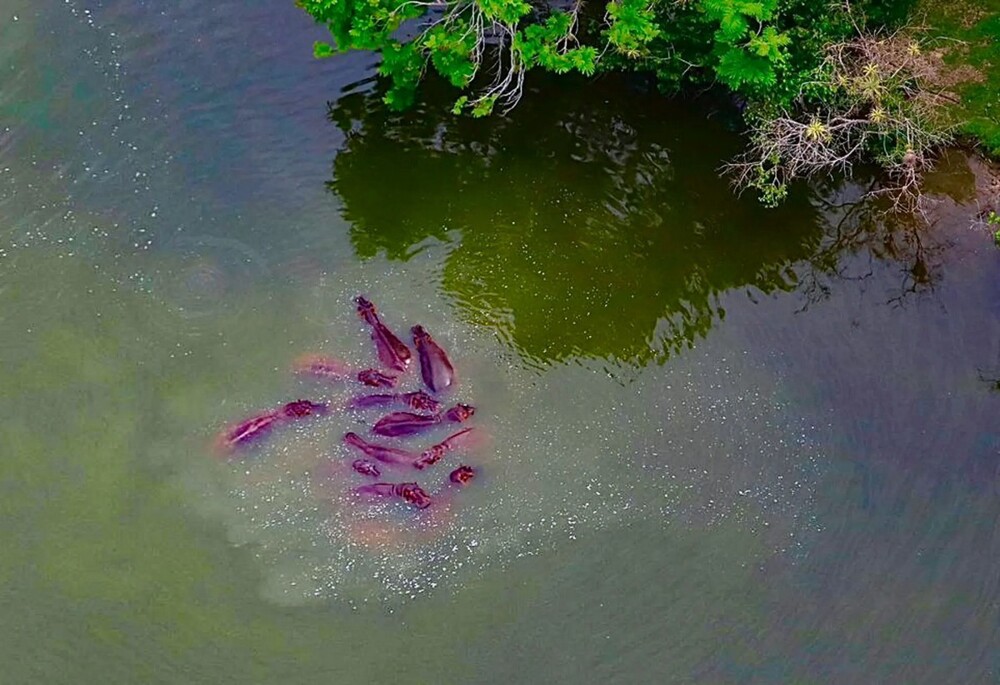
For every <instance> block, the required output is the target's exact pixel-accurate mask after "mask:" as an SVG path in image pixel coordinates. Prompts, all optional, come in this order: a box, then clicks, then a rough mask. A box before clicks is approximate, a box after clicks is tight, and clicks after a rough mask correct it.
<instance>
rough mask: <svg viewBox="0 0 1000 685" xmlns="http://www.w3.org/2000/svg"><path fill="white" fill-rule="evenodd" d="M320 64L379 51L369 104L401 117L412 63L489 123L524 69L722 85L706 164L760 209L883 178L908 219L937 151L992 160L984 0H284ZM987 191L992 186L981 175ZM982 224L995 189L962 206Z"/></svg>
mask: <svg viewBox="0 0 1000 685" xmlns="http://www.w3.org/2000/svg"><path fill="white" fill-rule="evenodd" d="M297 4H298V5H299V7H301V8H302V9H303V10H305V11H306V12H307V13H309V14H310V15H311V16H312V17H313V18H314V19H315V20H316V21H317V22H318V23H321V24H323V25H325V26H326V27H327V28H328V29H329V31H330V33H331V36H332V41H331V42H329V43H326V42H317V43H316V44H315V45H314V53H315V55H316V56H317V57H328V56H332V55H334V54H337V53H339V52H345V51H350V50H366V51H372V52H375V53H378V54H379V55H380V57H381V63H380V66H379V73H380V75H381V76H382V77H383V79H384V85H385V91H384V93H385V94H384V98H383V100H384V103H385V105H386V106H387V107H389V108H391V109H398V110H402V109H407V108H408V107H410V106H411V105H412V104H413V103H414V101H415V99H416V97H417V91H418V88H419V86H420V83H421V81H422V80H423V79H424V77H425V76H427V74H428V73H429V72H430V71H433V72H436V73H437V74H438V75H439V76H441V77H443V79H444V80H445V81H446V82H448V83H450V84H451V86H453V87H454V88H455V94H456V95H455V98H456V99H455V101H454V105H453V108H452V111H453V113H454V114H455V115H469V116H472V117H483V116H488V115H494V116H497V115H500V116H502V115H503V114H505V113H506V112H509V111H510V110H511V109H513V108H514V107H516V106H517V104H518V102H519V101H520V99H521V95H522V93H523V90H524V85H525V80H526V79H530V78H531V74H530V72H531V71H533V70H540V71H548V72H553V73H556V74H568V73H578V74H582V75H583V76H585V77H589V76H593V75H595V74H598V73H602V72H612V71H631V72H638V73H646V74H650V75H652V76H653V77H654V78H655V79H656V81H657V84H658V86H659V88H660V90H661V91H663V92H665V93H678V92H679V93H684V92H693V91H695V90H703V89H706V88H721V89H725V90H726V91H728V94H729V97H730V99H731V100H732V101H733V102H735V103H738V106H739V108H740V110H741V113H742V116H743V119H744V122H745V124H746V131H747V134H746V135H747V146H746V149H745V151H744V152H743V153H742V154H741V155H740V156H739V157H737V158H736V159H733V160H731V161H730V162H729V163H727V164H726V165H725V167H724V173H726V174H727V175H728V176H729V178H730V179H731V180H732V182H733V185H734V187H735V190H736V191H737V192H743V191H747V190H749V191H752V192H755V193H756V194H757V196H758V197H759V198H760V200H761V201H762V202H763V203H764V204H765V205H769V206H774V205H777V204H779V203H780V202H781V201H782V200H784V198H785V197H786V195H787V189H788V185H789V183H791V182H793V181H796V180H798V179H805V178H812V177H816V176H822V175H826V174H831V173H845V174H850V172H851V170H852V168H853V166H854V165H856V164H866V163H872V162H874V163H875V164H877V165H878V166H880V167H881V168H882V169H883V170H884V174H883V179H882V181H881V183H880V184H879V185H878V186H877V187H876V188H875V189H874V190H873V193H874V194H875V195H878V196H881V197H884V198H886V200H887V204H888V206H889V208H890V209H891V210H894V211H902V212H913V211H920V210H921V200H922V198H923V195H922V191H921V188H922V178H923V175H924V173H925V172H926V171H927V170H928V169H930V168H931V167H932V166H933V164H934V161H935V159H936V158H937V157H938V156H939V155H940V153H941V152H942V151H943V150H944V149H946V148H948V147H950V146H955V145H959V146H963V147H970V148H974V149H975V150H976V151H978V152H980V153H982V154H983V155H984V156H985V157H986V158H992V159H994V160H996V159H997V158H1000V0H831V1H830V2H824V1H822V0H821V1H820V2H816V1H815V0H610V1H608V2H606V3H604V2H601V3H595V4H590V3H585V2H584V1H583V0H297ZM998 184H1000V181H998ZM980 206H981V208H982V213H981V217H979V218H980V219H981V220H982V221H983V222H984V224H985V223H986V222H988V221H989V219H990V217H995V216H996V215H997V213H1000V187H993V185H990V184H987V186H986V187H985V189H984V194H983V195H982V197H981V198H980Z"/></svg>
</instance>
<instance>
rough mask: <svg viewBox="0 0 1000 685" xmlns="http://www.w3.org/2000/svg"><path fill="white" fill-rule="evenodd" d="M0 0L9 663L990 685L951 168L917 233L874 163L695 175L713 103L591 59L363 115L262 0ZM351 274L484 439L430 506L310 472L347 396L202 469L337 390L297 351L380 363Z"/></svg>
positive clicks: (443, 676)
mask: <svg viewBox="0 0 1000 685" xmlns="http://www.w3.org/2000/svg"><path fill="white" fill-rule="evenodd" d="M16 4H18V6H16V7H14V6H12V7H10V8H8V9H4V10H3V13H4V16H3V17H2V20H0V58H2V62H0V63H2V64H5V65H7V67H8V71H7V72H6V73H7V75H8V77H9V78H8V79H7V80H5V81H4V83H3V85H2V87H0V327H2V328H0V330H2V331H3V333H2V334H0V369H2V382H0V495H2V496H0V512H2V520H3V525H2V526H0V549H2V550H3V553H2V554H0V580H2V583H3V589H4V591H3V593H2V594H0V638H2V639H0V663H2V664H3V671H2V673H3V676H2V677H0V682H4V683H7V682H10V683H18V684H19V683H62V682H66V683H106V682H114V683H202V682H204V683H224V682H241V683H247V682H250V683H272V682H273V683H278V682H281V683H319V682H345V683H383V682H385V683H388V682H395V681H397V680H399V679H401V678H405V679H408V680H410V681H412V682H418V683H471V682H476V683H478V682H483V683H492V682H496V683H510V682H518V683H535V682H537V683H555V682H576V683H590V682H593V683H647V682H648V683H660V682H699V683H701V682H704V683H729V682H838V683H847V682H858V683H868V682H929V683H944V682H956V683H972V682H991V681H993V680H994V679H996V677H997V676H998V674H1000V663H998V661H997V654H1000V649H998V647H1000V644H998V642H1000V639H998V637H1000V635H998V625H1000V622H998V619H1000V603H998V602H1000V595H998V588H1000V574H998V572H997V571H996V568H995V559H996V557H997V554H998V553H1000V539H998V538H997V536H996V534H995V532H994V528H995V525H996V521H997V519H998V515H1000V504H998V503H997V496H998V493H1000V488H998V485H997V484H998V478H1000V470H998V464H997V459H998V453H1000V435H998V433H997V429H996V417H997V411H998V410H1000V393H996V392H995V391H993V390H992V389H991V382H990V381H991V379H995V378H996V377H1000V304H998V303H1000V287H998V283H1000V278H998V277H1000V253H998V252H997V251H996V250H995V248H994V247H993V246H992V245H991V242H990V237H989V236H988V235H987V234H986V233H985V232H983V231H981V230H977V229H975V228H970V216H971V215H972V214H973V213H974V210H975V206H974V193H975V186H976V183H977V182H980V183H981V182H983V180H982V179H984V178H985V175H984V174H985V172H984V171H983V170H982V169H981V168H979V167H977V166H976V163H975V162H972V165H973V166H970V162H969V161H968V160H967V159H966V158H965V157H963V156H961V155H954V156H952V157H950V158H948V159H946V160H945V161H944V163H943V164H942V165H941V167H940V168H939V170H938V171H937V172H935V174H934V175H933V177H932V178H931V185H930V188H931V190H932V195H933V199H934V200H935V203H934V204H933V205H932V206H931V208H930V210H929V214H928V217H929V225H927V224H923V223H920V222H914V221H908V220H901V219H887V218H886V217H885V215H884V214H883V213H882V208H881V207H880V206H879V205H878V204H877V203H872V202H867V201H865V202H862V201H860V196H861V194H862V192H863V190H864V186H865V181H864V180H860V181H857V182H852V183H846V182H843V181H839V180H831V181H828V182H822V183H818V184H817V185H815V186H813V187H810V188H806V187H802V188H798V189H796V191H795V192H794V193H793V194H792V197H791V198H790V200H789V202H788V203H787V204H786V205H785V206H784V207H782V208H781V209H780V210H777V211H767V210H764V209H762V208H761V207H759V206H758V205H757V204H756V203H755V202H754V201H753V200H752V199H751V198H743V199H738V198H735V197H733V195H732V193H731V191H730V189H729V188H728V186H727V185H726V183H725V181H724V180H720V179H719V178H718V176H717V170H718V167H719V165H720V164H721V163H722V162H723V161H724V160H725V159H726V158H727V157H728V156H730V155H732V154H733V153H734V152H735V151H736V150H737V149H738V145H739V139H738V137H737V135H736V134H735V133H734V132H733V126H732V124H731V122H732V120H733V117H732V114H731V113H730V112H728V110H727V109H726V107H725V106H724V105H723V104H720V103H714V102H711V101H699V102H696V103H677V102H670V101H666V100H664V99H663V98H661V97H659V96H657V95H655V94H654V93H649V92H646V90H645V89H644V88H643V86H642V84H640V83H627V82H621V81H617V80H614V79H605V80H602V81H600V82H599V83H597V84H596V85H593V86H591V87H587V88H584V87H581V86H579V85H576V84H574V85H572V86H568V87H567V86H560V85H558V84H556V85H552V84H546V86H545V88H544V89H543V90H539V91H538V92H533V93H529V94H528V96H527V97H526V98H525V101H524V102H523V103H522V105H521V106H520V107H519V108H518V110H517V111H516V112H515V114H514V115H513V116H512V117H511V118H510V119H509V120H490V121H475V122H474V121H464V120H455V119H453V118H451V117H449V116H448V115H447V114H446V109H447V108H446V106H445V104H444V103H446V102H447V101H448V100H447V98H446V97H445V94H443V93H439V92H438V91H437V90H436V89H437V88H438V86H436V85H433V84H432V85H431V87H430V88H429V90H428V92H427V98H426V101H425V103H423V104H421V105H419V106H418V108H417V109H416V110H415V111H414V112H411V113H409V114H406V115H390V114H388V113H386V112H385V111H384V110H383V109H382V108H381V107H380V106H379V104H378V95H377V93H373V92H372V88H373V84H372V83H371V81H370V79H371V74H372V69H373V66H372V64H371V60H370V59H368V58H366V57H364V56H350V57H346V58H343V59H339V58H338V59H336V60H331V61H326V62H321V63H316V62H314V61H312V60H311V59H310V57H309V46H310V45H311V41H312V40H313V39H315V38H317V37H318V36H319V33H318V32H317V30H316V29H315V28H314V27H311V26H310V25H309V23H308V21H307V20H306V18H305V17H304V16H300V13H299V12H298V11H297V10H296V9H295V8H294V6H291V3H289V5H290V6H288V7H284V6H281V5H274V4H273V3H272V4H263V3H251V4H250V5H248V6H244V5H242V4H241V5H236V4H235V3H223V4H222V5H215V6H212V7H205V6H199V5H190V6H188V5H183V6H180V7H173V8H165V7H150V6H146V5H145V4H142V3H124V2H105V3H104V4H101V5H96V6H89V7H87V6H84V5H78V4H76V3H74V2H69V3H65V4H62V3H39V4H37V5H30V6H29V5H28V4H26V3H21V2H19V3H16ZM14 15H16V16H17V18H18V19H17V21H16V22H15V21H13V20H12V17H13V16H14ZM209 37H211V38H210V39H209ZM327 101H332V102H331V105H330V108H329V111H328V109H327V105H326V103H327ZM974 171H975V172H976V173H978V174H979V175H978V177H977V176H976V173H974ZM977 178H978V179H979V180H978V181H977ZM357 293H365V294H367V295H368V296H369V297H370V298H371V299H373V300H374V301H375V302H376V303H377V304H378V305H379V307H380V309H381V310H382V311H383V313H384V316H385V318H386V321H387V322H388V323H389V324H390V325H392V326H393V327H394V328H395V329H396V330H397V331H400V332H405V330H406V328H407V327H408V326H410V325H412V324H415V323H421V324H423V325H425V326H427V327H428V329H429V330H431V331H432V332H433V333H434V334H435V336H436V337H437V338H438V339H439V340H440V341H441V342H442V343H443V344H444V345H445V346H446V347H447V349H448V350H449V351H450V352H451V354H452V356H453V359H454V362H455V366H456V368H457V369H458V373H459V378H460V387H459V390H458V392H457V393H456V399H460V400H463V401H469V402H471V403H473V404H475V405H476V406H477V408H478V411H477V414H476V417H475V422H476V425H477V426H479V427H481V428H482V429H483V430H484V431H486V432H488V433H489V435H490V442H489V445H488V446H487V447H484V448H482V449H480V450H478V451H475V452H472V453H470V454H466V455H462V458H463V459H464V460H466V461H468V462H470V463H474V464H475V465H476V466H477V467H479V468H480V473H481V476H480V478H479V479H478V480H477V481H475V483H474V485H473V486H472V487H470V488H469V489H467V490H465V491H463V492H461V493H460V496H459V497H456V498H455V500H454V506H453V507H452V508H451V509H450V510H449V514H450V515H449V516H448V517H444V518H442V519H441V520H439V521H436V522H433V525H432V523H429V522H428V521H426V520H425V519H421V518H419V517H415V516H413V515H412V514H406V513H403V512H400V511H396V510H395V509H393V508H392V507H380V506H376V507H375V508H373V509H369V508H367V507H362V508H358V507H357V505H356V504H355V503H354V502H353V500H352V498H350V497H349V496H347V494H346V491H347V488H348V487H349V485H351V484H357V483H360V478H359V477H355V476H349V475H347V474H345V473H344V472H343V471H334V475H333V476H331V475H330V465H331V464H340V463H342V462H343V461H344V460H345V459H347V456H348V455H347V452H346V451H345V450H344V448H342V447H341V446H340V445H339V439H340V436H341V435H342V434H343V433H344V432H345V431H347V430H359V429H364V428H365V426H364V425H363V423H362V420H364V421H368V420H370V419H372V418H373V416H372V415H364V416H359V415H356V414H345V413H342V412H335V413H334V414H333V415H331V416H330V417H327V418H324V419H321V420H316V421H304V422H302V423H299V424H296V425H295V426H292V427H289V428H287V429H281V430H278V431H276V432H275V433H274V434H273V435H272V436H269V438H268V439H267V440H266V441H264V442H263V443H262V445H261V446H260V448H259V449H257V450H253V451H250V452H249V453H248V454H247V456H246V458H245V459H238V460H234V461H225V460H220V459H219V458H217V456H216V455H214V454H213V453H212V449H211V443H212V440H213V438H214V437H215V436H216V435H217V433H218V432H219V431H220V430H221V429H222V428H223V427H224V426H226V425H228V424H231V423H232V422H234V421H238V420H240V419H241V418H243V417H245V416H247V415H250V414H252V413H254V412H258V411H262V410H264V409H267V408H270V407H274V406H277V405H279V404H281V403H283V402H286V401H289V400H292V399H296V398H298V397H309V398H313V399H325V400H329V401H331V402H334V403H337V402H341V401H342V400H345V399H347V398H348V397H349V396H350V394H349V393H348V392H347V390H346V389H344V388H343V387H342V386H338V385H330V384H323V383H319V382H315V381H308V380H304V379H302V378H297V377H295V376H294V374H292V373H291V365H292V363H293V360H294V359H295V358H296V357H298V356H299V355H300V354H303V353H306V352H320V353H325V354H331V355H336V356H340V357H342V358H344V359H346V360H348V361H349V362H351V363H352V364H355V365H358V366H362V365H366V364H371V363H373V361H374V356H373V352H372V349H371V343H370V341H368V339H367V336H366V335H365V332H364V330H363V328H362V327H361V324H360V322H359V321H358V320H357V317H356V316H355V314H354V312H353V308H352V303H351V300H352V298H353V296H354V295H356V294H357ZM414 387H415V386H414ZM436 435H437V434H436ZM449 459H450V460H451V461H448V462H446V463H445V464H442V465H440V467H439V468H441V469H442V471H441V473H439V474H437V475H438V476H441V475H443V474H444V473H447V469H448V468H451V467H452V466H453V463H457V461H458V457H457V456H453V457H449ZM419 478H421V479H422V480H423V479H425V481H426V482H425V484H426V485H427V487H428V488H429V489H432V490H433V489H435V488H437V485H436V482H437V481H436V480H433V479H432V478H431V476H430V475H428V476H426V477H425V476H424V475H423V474H421V475H420V476H419ZM383 526H389V532H390V533H392V535H393V539H394V542H393V543H392V544H389V545H380V544H373V543H372V542H371V539H370V537H369V536H367V535H366V534H364V531H365V530H367V531H369V532H370V531H373V530H374V531H376V532H378V531H380V530H382V527H383ZM359 530H361V531H362V534H359ZM379 534H381V533H379Z"/></svg>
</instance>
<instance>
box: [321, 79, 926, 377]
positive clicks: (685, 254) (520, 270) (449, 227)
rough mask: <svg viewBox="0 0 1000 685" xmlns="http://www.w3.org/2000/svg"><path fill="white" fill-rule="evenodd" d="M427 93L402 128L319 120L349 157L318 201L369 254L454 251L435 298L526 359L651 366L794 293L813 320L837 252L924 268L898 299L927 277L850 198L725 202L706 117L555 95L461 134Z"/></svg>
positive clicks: (688, 108) (345, 113) (715, 118)
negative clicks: (762, 304) (729, 294)
mask: <svg viewBox="0 0 1000 685" xmlns="http://www.w3.org/2000/svg"><path fill="white" fill-rule="evenodd" d="M437 89H439V90H437ZM430 91H431V92H430V94H429V96H428V97H426V98H425V99H424V101H423V102H422V103H420V104H418V105H417V107H416V108H415V109H414V110H412V111H409V112H406V113H403V114H396V113H392V112H389V111H388V110H387V109H386V108H385V106H384V105H383V104H382V102H381V101H380V97H379V94H378V92H365V93H354V94H351V95H347V96H344V97H342V98H341V99H340V100H339V101H338V102H337V103H336V104H335V105H331V107H330V118H331V120H332V121H334V122H335V123H336V124H337V125H338V126H339V127H340V128H341V129H342V130H344V131H345V133H346V134H347V141H346V143H345V146H344V148H343V149H342V150H341V151H340V152H339V154H338V155H337V157H336V158H335V160H334V163H333V179H332V180H331V181H330V182H329V183H328V186H329V188H330V190H331V191H332V192H334V193H336V194H337V195H338V196H339V197H340V198H341V200H342V202H343V207H344V209H343V212H344V216H345V218H346V219H347V220H348V221H349V222H350V224H351V241H352V244H353V246H354V249H355V250H356V252H357V254H358V255H359V256H360V257H362V258H370V257H373V256H375V255H377V254H380V253H381V254H384V255H385V256H386V257H387V258H389V259H394V260H406V259H409V258H410V257H411V256H412V255H413V254H415V252H416V251H417V250H419V249H420V246H421V244H422V243H424V242H425V241H426V240H428V239H437V240H440V241H445V242H449V243H452V249H451V251H450V253H449V255H448V257H447V259H446V263H445V265H444V269H443V287H444V289H445V290H446V291H447V292H448V293H449V294H450V295H452V296H453V297H454V298H455V299H456V301H457V302H458V304H459V306H460V308H461V311H462V312H463V315H464V316H465V317H466V318H467V319H468V320H470V321H471V322H473V323H479V324H485V325H489V326H492V327H494V328H495V329H496V330H497V331H498V332H499V334H500V335H501V336H502V337H503V338H505V339H506V340H509V341H510V342H512V343H513V344H514V345H515V346H516V347H517V348H518V350H519V351H520V352H521V353H522V354H524V355H525V356H526V357H528V358H530V359H532V360H534V361H535V362H539V363H552V362H559V361H563V360H566V359H569V358H572V357H581V356H582V357H591V358H606V359H617V360H623V361H630V362H635V363H642V362H648V361H651V360H662V359H664V358H666V357H667V356H669V355H670V354H671V353H672V352H675V351H677V350H678V349H681V348H683V347H685V346H688V345H690V344H691V343H692V342H693V341H695V340H696V339H697V338H698V337H700V336H703V335H705V334H706V333H707V332H708V330H709V329H710V328H711V327H712V325H713V324H714V322H716V321H717V320H719V319H720V318H722V317H723V316H724V315H725V312H724V310H723V309H722V308H721V306H720V305H719V302H718V296H719V295H720V294H722V293H724V292H726V291H728V290H731V289H734V288H746V287H752V288H756V289H758V290H759V291H762V292H764V293H770V292H775V291H791V290H794V289H797V288H801V289H802V290H803V292H804V293H805V295H806V298H805V299H806V303H807V305H808V302H809V301H810V300H812V299H816V298H821V297H822V296H823V292H824V288H826V287H828V285H825V284H826V283H828V282H829V281H830V280H831V278H832V279H836V278H838V277H840V278H855V277H859V276H858V275H855V274H846V273H839V269H840V256H841V255H842V254H844V253H845V252H850V251H857V250H859V249H861V248H862V247H870V246H871V245H873V244H874V245H876V246H877V249H876V251H875V252H874V253H873V254H874V255H875V257H876V258H878V259H882V258H887V259H900V258H902V257H903V256H904V254H905V257H906V259H910V257H911V256H913V255H914V254H915V255H916V260H915V261H914V262H913V264H912V269H911V271H912V278H910V279H903V280H904V281H905V282H904V284H903V286H901V296H904V295H905V293H906V291H907V289H912V290H914V291H915V290H918V289H920V288H922V287H925V286H927V285H928V284H929V283H931V281H932V279H933V273H932V268H931V266H930V265H929V264H928V258H929V257H930V255H928V254H927V252H928V251H927V249H926V248H925V246H924V245H923V244H921V243H920V242H919V231H916V232H914V231H908V232H905V233H904V234H898V232H897V231H896V228H895V227H893V228H886V227H885V225H884V222H883V221H881V220H880V218H879V212H878V211H877V207H875V206H874V205H873V204H872V203H869V202H860V197H861V195H862V193H863V189H862V188H861V187H860V186H856V185H853V184H851V185H845V184H843V183H841V182H831V183H830V184H829V186H825V187H824V186H821V185H820V186H815V187H813V188H806V187H798V188H796V189H795V190H794V192H793V193H792V194H791V196H790V197H789V198H788V200H787V201H786V202H785V203H784V204H783V206H781V207H780V208H779V209H776V210H768V209H766V208H764V207H762V206H761V205H760V204H759V203H758V202H757V201H756V200H755V199H754V198H753V197H750V196H749V194H748V195H747V196H745V197H743V198H739V197H736V196H735V195H734V194H733V192H732V189H731V188H730V186H729V185H728V183H727V182H726V181H725V180H724V179H721V178H720V177H719V166H720V164H721V162H722V161H723V160H725V159H727V158H730V157H731V156H733V154H735V153H736V152H737V151H738V150H739V148H740V145H741V141H740V138H739V135H738V133H737V132H736V131H735V130H734V129H735V127H734V126H733V125H732V123H731V122H732V120H733V115H732V112H730V111H727V108H726V107H725V106H723V105H719V104H718V103H713V102H710V101H702V102H697V103H694V104H692V103H691V102H673V101H671V100H668V99H666V98H664V97H662V96H660V95H658V94H656V93H647V92H644V91H643V90H641V89H639V88H636V87H634V85H630V84H628V83H626V82H624V81H622V80H620V79H605V80H602V81H599V82H598V83H597V84H595V85H592V86H589V87H580V86H579V85H577V84H566V83H565V82H562V81H555V82H546V83H545V84H542V85H541V88H540V89H539V90H537V91H534V92H530V93H527V94H526V96H525V98H524V100H523V101H522V103H521V104H520V105H519V106H518V108H517V109H516V110H514V112H513V113H512V114H511V115H510V116H509V117H508V118H500V117H493V118H487V119H484V120H472V119H468V118H460V117H455V116H453V115H452V114H451V113H450V112H449V111H448V105H447V103H448V102H450V99H449V94H448V93H447V92H446V91H445V90H444V89H443V88H441V87H440V86H438V85H435V84H431V86H430ZM831 225H832V226H833V230H832V231H831ZM887 231H888V233H887ZM899 236H902V237H899ZM906 236H910V237H906ZM914 236H916V237H917V243H913V240H912V238H913V237H914ZM802 264H807V265H809V268H807V269H806V270H805V271H803V270H802V269H801V268H800V267H801V265H802ZM793 267H795V268H793Z"/></svg>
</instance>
